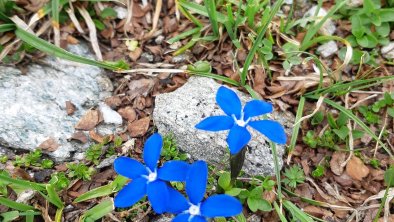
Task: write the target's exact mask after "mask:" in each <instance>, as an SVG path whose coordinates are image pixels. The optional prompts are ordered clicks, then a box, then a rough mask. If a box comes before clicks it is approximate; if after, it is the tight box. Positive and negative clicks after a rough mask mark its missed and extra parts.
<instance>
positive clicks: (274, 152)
mask: <svg viewBox="0 0 394 222" xmlns="http://www.w3.org/2000/svg"><path fill="white" fill-rule="evenodd" d="M270 143H271V147H272V155H273V157H274V166H275V175H276V183H277V185H278V199H279V202H282V183H281V181H280V167H279V159H278V152H277V150H276V144H275V143H273V142H270Z"/></svg>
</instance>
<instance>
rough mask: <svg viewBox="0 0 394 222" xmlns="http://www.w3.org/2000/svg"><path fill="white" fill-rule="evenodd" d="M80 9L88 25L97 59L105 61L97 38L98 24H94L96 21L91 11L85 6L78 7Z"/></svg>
mask: <svg viewBox="0 0 394 222" xmlns="http://www.w3.org/2000/svg"><path fill="white" fill-rule="evenodd" d="M78 11H79V13H80V14H81V15H82V17H83V19H84V20H85V22H86V25H87V26H88V29H89V38H90V42H91V44H92V48H93V51H94V53H95V54H96V56H97V60H99V61H103V56H102V54H101V50H100V47H99V44H98V40H97V30H96V26H95V25H94V22H93V20H92V18H91V17H90V15H89V12H88V11H87V10H86V9H85V8H82V7H78Z"/></svg>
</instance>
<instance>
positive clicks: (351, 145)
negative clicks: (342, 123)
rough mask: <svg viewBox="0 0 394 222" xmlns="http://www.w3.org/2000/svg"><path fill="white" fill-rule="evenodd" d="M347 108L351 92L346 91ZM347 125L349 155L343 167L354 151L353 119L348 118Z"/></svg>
mask: <svg viewBox="0 0 394 222" xmlns="http://www.w3.org/2000/svg"><path fill="white" fill-rule="evenodd" d="M345 108H346V109H349V93H346V95H345ZM346 126H347V128H348V129H349V156H348V158H347V159H346V160H345V161H344V162H343V163H341V167H345V166H346V164H347V163H348V162H349V160H350V159H351V158H352V156H353V153H354V145H353V142H354V141H353V128H352V123H351V119H349V120H348V122H347V125H346Z"/></svg>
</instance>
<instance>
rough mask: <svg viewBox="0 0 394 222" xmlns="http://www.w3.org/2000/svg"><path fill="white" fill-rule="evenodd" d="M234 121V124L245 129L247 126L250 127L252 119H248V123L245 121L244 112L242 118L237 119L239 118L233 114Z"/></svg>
mask: <svg viewBox="0 0 394 222" xmlns="http://www.w3.org/2000/svg"><path fill="white" fill-rule="evenodd" d="M231 116H232V117H233V119H234V122H235V123H236V124H237V125H238V126H240V127H245V126H246V125H248V123H249V121H250V118H248V119H247V120H246V121H245V120H244V112H243V111H242V112H241V118H239V119H237V117H236V116H235V115H234V114H233V115H231Z"/></svg>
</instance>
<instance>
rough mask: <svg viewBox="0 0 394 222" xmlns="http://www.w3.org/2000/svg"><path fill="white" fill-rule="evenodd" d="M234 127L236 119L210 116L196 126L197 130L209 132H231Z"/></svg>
mask: <svg viewBox="0 0 394 222" xmlns="http://www.w3.org/2000/svg"><path fill="white" fill-rule="evenodd" d="M233 125H234V119H233V118H232V117H230V116H210V117H207V118H205V119H204V120H202V121H201V122H199V123H198V124H197V125H196V128H197V129H200V130H207V131H221V130H229V129H231V127H232V126H233Z"/></svg>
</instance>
